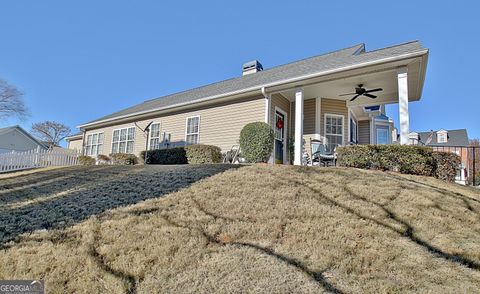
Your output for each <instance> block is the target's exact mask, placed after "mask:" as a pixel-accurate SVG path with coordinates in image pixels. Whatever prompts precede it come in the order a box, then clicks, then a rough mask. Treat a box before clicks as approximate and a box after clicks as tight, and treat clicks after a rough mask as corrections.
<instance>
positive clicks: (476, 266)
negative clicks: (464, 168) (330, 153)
mask: <svg viewBox="0 0 480 294" xmlns="http://www.w3.org/2000/svg"><path fill="white" fill-rule="evenodd" d="M337 172H338V171H337ZM307 173H308V172H307ZM337 174H338V175H340V174H342V172H338V173H337ZM347 175H348V177H347ZM342 177H344V179H342V181H339V182H331V181H325V180H324V179H322V180H321V182H322V183H325V184H327V185H334V186H337V187H340V188H342V189H343V190H344V191H345V192H346V194H347V195H349V196H351V197H353V198H355V199H357V200H361V201H363V202H366V203H369V204H371V205H374V206H377V207H379V208H380V209H382V210H383V211H384V212H385V213H386V215H387V216H388V219H390V220H392V221H394V222H395V223H397V224H400V225H402V226H403V228H404V229H403V230H401V229H398V228H395V227H394V226H392V225H391V224H388V223H386V222H383V221H380V220H377V219H375V218H373V217H370V216H367V215H365V214H362V213H361V212H360V211H357V210H355V209H354V208H352V207H349V206H348V205H346V204H343V203H341V202H340V201H338V200H336V199H335V198H333V197H329V196H327V195H325V193H323V192H322V191H321V190H319V189H316V188H313V187H311V186H309V185H308V184H306V183H302V182H300V181H298V180H295V179H292V178H287V177H282V176H279V175H277V178H279V179H282V180H283V181H285V183H291V184H294V185H302V186H303V187H305V188H307V189H309V190H310V191H311V192H312V194H313V195H316V196H317V197H313V198H314V199H317V200H327V201H328V202H330V203H331V204H333V205H335V206H337V207H340V208H341V209H343V210H345V211H347V212H348V213H352V214H354V215H355V216H356V217H358V218H361V219H363V220H368V221H371V222H374V223H376V224H377V225H380V226H382V227H384V228H386V229H389V230H391V231H393V232H395V233H397V234H399V235H401V236H402V237H406V238H408V239H409V240H410V241H411V242H413V243H415V244H417V245H419V246H421V247H422V248H423V249H425V250H426V251H427V252H429V253H431V254H432V255H434V256H435V257H437V258H442V259H444V260H447V261H450V262H453V263H456V264H458V265H462V266H465V267H468V268H470V269H473V270H477V271H480V263H478V262H476V261H474V260H471V259H469V258H467V257H465V256H462V255H456V254H450V253H447V252H444V251H443V250H442V249H441V248H438V247H435V246H433V245H432V244H430V243H428V242H427V241H425V240H422V239H421V238H420V237H418V236H416V235H415V230H414V228H413V226H411V225H410V224H409V223H408V222H406V221H404V220H402V219H400V218H399V217H398V216H397V215H396V214H395V213H393V212H392V211H391V210H389V209H388V208H387V207H386V204H381V203H378V202H375V201H373V200H371V199H368V198H367V197H364V196H362V195H360V194H358V193H356V192H354V191H353V190H352V189H350V188H348V187H347V184H348V183H349V177H351V174H347V173H343V175H342ZM397 179H398V178H397ZM415 182H416V181H415ZM416 183H418V184H422V183H419V182H416ZM426 186H428V187H429V185H426ZM432 188H434V187H432ZM438 190H442V191H443V190H445V189H438ZM438 190H437V191H438ZM445 191H449V190H445ZM400 192H401V190H400V191H399V193H400ZM449 192H451V191H449ZM451 193H452V194H453V195H455V194H457V193H455V192H451ZM455 196H457V197H459V196H462V197H465V196H463V195H461V194H459V195H455ZM396 197H398V195H397V196H396ZM396 197H395V198H396ZM395 198H394V199H395ZM467 198H469V197H467ZM394 199H391V200H390V201H393V200H394ZM469 199H470V198H469ZM387 204H388V203H387Z"/></svg>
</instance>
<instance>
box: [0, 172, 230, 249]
mask: <svg viewBox="0 0 480 294" xmlns="http://www.w3.org/2000/svg"><path fill="white" fill-rule="evenodd" d="M238 167H239V166H236V165H221V164H218V165H179V166H159V165H157V166H154V165H149V166H135V167H119V166H109V167H107V168H102V169H96V168H89V167H85V168H83V169H80V170H79V171H78V173H76V174H75V175H76V176H75V177H69V178H67V179H64V180H59V181H54V182H51V183H49V184H47V185H46V186H44V187H43V188H42V191H51V192H50V193H49V195H48V196H47V197H45V195H44V194H45V193H40V196H39V197H40V198H36V197H37V196H36V194H35V189H30V188H27V189H23V190H15V191H14V192H11V193H15V197H16V199H19V200H20V202H19V203H18V204H20V205H19V206H17V207H16V206H13V207H10V206H8V205H2V207H0V248H2V247H5V246H6V243H7V242H9V241H13V240H15V239H16V238H17V237H18V235H20V234H24V233H30V232H33V231H35V230H41V229H57V228H64V227H67V226H71V225H74V224H76V223H78V222H80V221H83V220H85V219H87V218H89V217H90V216H92V215H97V214H100V213H102V212H104V211H106V210H109V209H113V208H117V207H121V206H126V205H131V204H135V203H137V202H140V201H143V200H147V199H151V198H157V197H161V196H163V195H165V194H169V193H172V192H175V191H177V190H180V189H183V188H187V187H189V186H190V185H192V184H193V183H195V182H197V181H199V180H201V179H204V178H207V177H210V176H213V175H215V174H218V173H221V172H224V171H226V170H229V169H232V168H238ZM82 170H83V172H82ZM50 175H51V174H50ZM105 175H106V176H105ZM26 176H28V175H26ZM82 177H86V178H88V181H87V183H85V179H84V178H82ZM35 178H36V179H39V178H42V177H38V176H36V177H35ZM69 181H77V182H78V183H77V184H75V183H69ZM26 184H32V183H31V182H30V181H26ZM80 186H81V189H77V190H75V189H73V190H72V187H80ZM62 187H63V188H62ZM20 188H21V187H20ZM62 192H64V193H63V194H60V195H55V193H62ZM9 193H10V192H6V193H5V192H4V193H3V194H2V195H0V198H3V197H6V198H9V196H11V195H9ZM24 199H29V201H30V202H25V203H23V204H22V202H21V200H24Z"/></svg>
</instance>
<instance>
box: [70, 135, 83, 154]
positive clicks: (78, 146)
mask: <svg viewBox="0 0 480 294" xmlns="http://www.w3.org/2000/svg"><path fill="white" fill-rule="evenodd" d="M82 143H83V139H82V138H79V139H75V140H70V141H68V145H67V148H68V149H72V150H77V151H80V152H81V151H82Z"/></svg>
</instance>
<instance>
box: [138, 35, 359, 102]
mask: <svg viewBox="0 0 480 294" xmlns="http://www.w3.org/2000/svg"><path fill="white" fill-rule="evenodd" d="M357 47H365V43H358V44H356V45H353V46H350V47H346V48H342V49H338V50H334V51H329V52H326V53H322V54H318V55H314V56H310V57H305V58H302V59H299V60H294V61H291V62H287V63H284V64H279V65H276V66H273V67H270V68H267V69H265V70H262V71H259V72H256V73H257V74H261V73H263V72H268V71H271V70H273V69H276V68H279V67H281V66H287V65H290V64H294V63H297V62H302V61H305V60H308V59H312V58H318V57H321V56H327V55H329V54H333V53H337V52H341V51H346V50H348V49H353V48H357ZM358 49H360V48H358ZM358 49H357V50H358ZM357 50H355V52H356V51H357ZM352 55H353V54H352ZM244 77H245V76H239V77H233V78H230V79H225V80H221V81H218V82H213V83H209V84H206V85H202V86H198V87H194V88H190V89H187V90H183V91H180V92H174V93H170V94H167V95H164V96H161V97H157V98H152V99H148V100H144V101H143V102H150V101H153V100H157V99H163V98H165V97H168V96H172V95H177V94H181V93H184V92H189V91H193V90H196V89H200V88H203V87H208V86H211V85H215V84H220V83H223V82H226V81H231V80H235V79H242V78H244Z"/></svg>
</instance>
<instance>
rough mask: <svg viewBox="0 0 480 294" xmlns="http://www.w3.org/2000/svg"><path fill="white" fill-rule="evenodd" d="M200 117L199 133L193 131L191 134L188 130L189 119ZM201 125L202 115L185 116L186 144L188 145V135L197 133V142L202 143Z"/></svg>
mask: <svg viewBox="0 0 480 294" xmlns="http://www.w3.org/2000/svg"><path fill="white" fill-rule="evenodd" d="M196 117H198V132H197V133H191V134H187V131H188V120H189V119H191V118H196ZM200 125H201V118H200V115H193V116H188V117H187V118H185V146H187V136H188V135H197V138H198V139H197V143H196V144H200Z"/></svg>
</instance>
